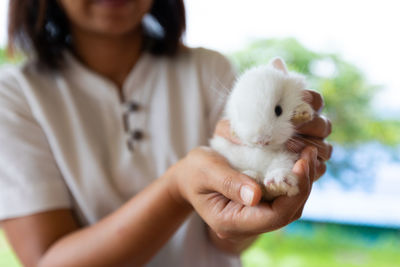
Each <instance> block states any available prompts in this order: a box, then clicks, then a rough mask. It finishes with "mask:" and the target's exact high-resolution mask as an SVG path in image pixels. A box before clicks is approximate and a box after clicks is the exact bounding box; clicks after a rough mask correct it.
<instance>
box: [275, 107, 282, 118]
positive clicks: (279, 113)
mask: <svg viewBox="0 0 400 267" xmlns="http://www.w3.org/2000/svg"><path fill="white" fill-rule="evenodd" d="M281 114H282V107H281V106H280V105H277V106H275V115H276V116H277V117H279V116H280V115H281Z"/></svg>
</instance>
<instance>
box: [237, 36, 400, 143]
mask: <svg viewBox="0 0 400 267" xmlns="http://www.w3.org/2000/svg"><path fill="white" fill-rule="evenodd" d="M275 56H280V57H282V58H283V59H284V60H285V61H286V63H287V65H288V67H289V69H290V70H294V71H297V72H300V73H302V74H304V75H306V77H307V78H308V79H307V80H308V82H309V85H310V88H311V89H315V90H317V91H319V92H320V93H322V95H323V97H324V100H325V109H324V113H326V114H327V116H328V117H329V118H330V119H331V121H332V123H333V132H332V135H331V136H330V140H331V141H333V142H335V143H338V144H341V145H344V146H350V145H351V146H353V145H358V144H362V143H365V142H369V141H378V142H380V143H382V144H385V145H390V146H393V145H396V144H399V143H400V121H394V120H384V119H381V118H379V117H378V116H376V115H375V114H374V112H373V110H372V109H371V101H372V99H373V98H374V96H375V94H376V93H377V92H378V90H379V89H380V88H379V86H376V85H372V84H370V83H368V81H367V79H366V77H365V75H364V74H363V73H362V71H361V70H360V69H359V68H357V67H356V66H354V65H352V64H350V63H348V62H346V61H345V60H343V59H342V58H341V57H340V56H339V55H337V54H327V53H316V52H313V51H311V50H309V49H307V48H305V47H304V46H302V45H301V44H300V43H299V42H298V41H297V40H295V39H292V38H289V39H267V40H260V41H255V42H253V43H251V44H250V45H248V46H247V47H246V48H244V49H243V50H241V51H238V52H236V53H233V54H232V55H231V59H232V60H233V62H234V63H235V64H236V65H237V66H238V68H239V70H240V71H244V70H246V69H247V68H250V67H252V66H255V65H260V64H266V63H268V62H269V60H270V59H271V58H273V57H275ZM318 63H322V65H321V64H320V69H321V68H322V72H324V71H325V72H326V70H324V68H325V69H326V68H328V70H329V69H331V70H330V72H331V73H330V75H321V74H320V73H319V72H320V71H318V70H316V67H315V66H318ZM317 69H318V68H317Z"/></svg>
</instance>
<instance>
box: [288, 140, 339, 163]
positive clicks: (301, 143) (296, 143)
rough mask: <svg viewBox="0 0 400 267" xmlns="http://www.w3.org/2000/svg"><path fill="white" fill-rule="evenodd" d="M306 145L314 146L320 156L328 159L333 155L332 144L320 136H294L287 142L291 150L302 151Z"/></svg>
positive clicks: (325, 159) (324, 159)
mask: <svg viewBox="0 0 400 267" xmlns="http://www.w3.org/2000/svg"><path fill="white" fill-rule="evenodd" d="M306 146H314V147H316V148H317V149H318V158H320V159H322V160H323V161H327V160H329V159H330V158H331V155H332V149H333V147H332V145H331V144H329V143H327V142H325V141H324V140H322V139H319V138H312V137H303V136H300V135H299V136H294V137H292V138H291V139H290V140H289V141H288V142H287V143H286V147H287V148H288V150H289V151H292V152H294V153H300V152H301V151H302V150H303V149H304V148H305V147H306Z"/></svg>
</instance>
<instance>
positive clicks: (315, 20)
mask: <svg viewBox="0 0 400 267" xmlns="http://www.w3.org/2000/svg"><path fill="white" fill-rule="evenodd" d="M186 5H187V13H188V33H187V43H188V44H189V45H193V46H206V47H210V48H213V49H216V50H220V51H223V52H229V51H232V50H235V49H240V48H241V47H242V46H243V45H244V44H246V43H248V42H249V41H251V40H253V39H257V38H275V37H278V38H281V37H295V38H297V39H298V40H300V41H301V42H302V43H303V44H304V45H305V46H306V47H308V48H310V49H313V50H315V51H321V52H339V53H340V54H341V55H343V56H344V58H345V59H347V60H349V61H350V62H352V63H355V64H356V65H357V66H359V67H360V68H361V69H362V70H363V71H364V72H365V73H366V75H367V77H368V79H369V80H370V81H371V82H373V83H376V84H380V85H383V86H384V88H385V90H384V91H383V92H382V94H380V97H379V98H378V99H377V101H376V102H375V103H376V106H377V107H378V108H379V110H380V111H389V110H390V111H391V112H387V115H389V114H388V113H391V114H395V116H397V118H400V77H399V75H398V70H399V63H400V52H399V49H400V34H399V28H398V27H399V25H400V16H399V13H398V12H399V10H400V2H399V1H392V0H379V1H378V0H368V1H365V0H351V1H349V0H336V1H320V0H302V1H298V0H279V1H265V0H246V1H243V0H218V1H215V0H186ZM393 111H396V113H393Z"/></svg>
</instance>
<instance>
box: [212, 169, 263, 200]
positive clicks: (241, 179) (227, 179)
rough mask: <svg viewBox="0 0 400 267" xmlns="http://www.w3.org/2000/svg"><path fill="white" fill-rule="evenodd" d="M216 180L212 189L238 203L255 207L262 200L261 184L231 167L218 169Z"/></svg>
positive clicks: (213, 181)
mask: <svg viewBox="0 0 400 267" xmlns="http://www.w3.org/2000/svg"><path fill="white" fill-rule="evenodd" d="M213 176H214V177H215V179H212V182H211V183H212V184H211V187H212V189H213V190H215V191H217V192H219V193H221V194H222V195H224V196H225V197H226V198H229V199H231V200H233V201H235V202H237V203H240V204H243V205H246V206H254V205H257V204H258V202H260V200H261V195H262V192H261V188H260V186H259V184H258V183H257V182H256V181H255V180H254V179H252V178H250V177H249V176H247V175H244V174H242V173H240V172H238V171H236V170H234V169H232V168H230V166H224V167H223V168H218V170H216V171H215V173H214V175H213Z"/></svg>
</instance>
